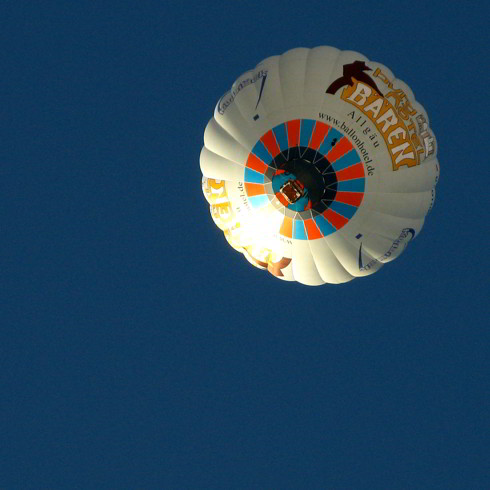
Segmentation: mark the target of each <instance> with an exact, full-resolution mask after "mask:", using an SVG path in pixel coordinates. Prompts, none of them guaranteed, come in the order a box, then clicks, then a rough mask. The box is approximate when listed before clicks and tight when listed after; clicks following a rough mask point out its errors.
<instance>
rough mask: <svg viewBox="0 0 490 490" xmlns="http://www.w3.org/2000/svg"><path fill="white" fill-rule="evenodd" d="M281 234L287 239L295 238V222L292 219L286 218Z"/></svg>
mask: <svg viewBox="0 0 490 490" xmlns="http://www.w3.org/2000/svg"><path fill="white" fill-rule="evenodd" d="M279 233H280V234H281V235H282V236H285V237H287V238H292V237H293V220H292V219H291V218H288V217H287V216H284V221H283V222H282V225H281V230H280V231H279Z"/></svg>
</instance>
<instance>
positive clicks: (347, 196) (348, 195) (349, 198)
mask: <svg viewBox="0 0 490 490" xmlns="http://www.w3.org/2000/svg"><path fill="white" fill-rule="evenodd" d="M363 197H364V194H363V193H362V192H337V195H336V196H335V200H336V201H339V202H343V203H344V204H350V205H351V206H360V205H361V202H362V198H363Z"/></svg>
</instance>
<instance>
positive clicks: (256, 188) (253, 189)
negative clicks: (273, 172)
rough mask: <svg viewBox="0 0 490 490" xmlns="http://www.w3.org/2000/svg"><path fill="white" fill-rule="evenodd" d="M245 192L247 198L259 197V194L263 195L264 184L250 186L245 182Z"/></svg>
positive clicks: (250, 184)
mask: <svg viewBox="0 0 490 490" xmlns="http://www.w3.org/2000/svg"><path fill="white" fill-rule="evenodd" d="M245 190H246V192H247V196H259V195H260V194H265V186H264V184H252V183H249V182H245Z"/></svg>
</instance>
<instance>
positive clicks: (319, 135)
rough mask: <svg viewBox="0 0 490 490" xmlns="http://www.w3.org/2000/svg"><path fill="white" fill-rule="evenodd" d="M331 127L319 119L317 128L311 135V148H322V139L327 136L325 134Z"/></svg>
mask: <svg viewBox="0 0 490 490" xmlns="http://www.w3.org/2000/svg"><path fill="white" fill-rule="evenodd" d="M329 129H330V126H327V125H326V124H325V123H322V122H321V121H317V122H316V124H315V130H314V131H313V134H312V135H311V141H310V144H309V145H308V146H309V147H310V148H313V149H314V150H318V148H320V145H321V144H322V141H323V140H324V138H325V135H326V134H327V133H328V130H329Z"/></svg>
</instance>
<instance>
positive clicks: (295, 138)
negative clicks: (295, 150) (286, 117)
mask: <svg viewBox="0 0 490 490" xmlns="http://www.w3.org/2000/svg"><path fill="white" fill-rule="evenodd" d="M300 125H301V121H300V120H299V119H295V120H294V121H288V145H289V146H290V147H291V146H299V128H300Z"/></svg>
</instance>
